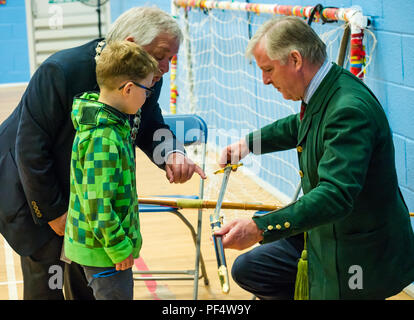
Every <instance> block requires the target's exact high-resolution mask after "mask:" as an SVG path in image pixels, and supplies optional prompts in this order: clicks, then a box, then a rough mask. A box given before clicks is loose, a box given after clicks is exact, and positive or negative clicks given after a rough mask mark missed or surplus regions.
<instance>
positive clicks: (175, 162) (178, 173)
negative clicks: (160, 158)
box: [165, 152, 207, 183]
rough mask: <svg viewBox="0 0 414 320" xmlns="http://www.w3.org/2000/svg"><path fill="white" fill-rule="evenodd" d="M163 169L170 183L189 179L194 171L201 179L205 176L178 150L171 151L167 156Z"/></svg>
mask: <svg viewBox="0 0 414 320" xmlns="http://www.w3.org/2000/svg"><path fill="white" fill-rule="evenodd" d="M165 171H166V175H167V179H168V181H170V183H173V182H174V183H184V182H186V181H187V180H189V179H191V177H192V176H193V173H194V172H196V173H198V174H199V175H200V177H201V178H203V179H205V178H207V176H206V174H205V173H204V171H203V170H202V169H201V168H200V167H199V166H198V165H196V164H195V163H194V162H193V161H191V160H190V159H189V158H187V157H186V156H185V155H183V154H182V153H179V152H174V153H171V154H170V155H169V156H168V159H167V163H166V166H165Z"/></svg>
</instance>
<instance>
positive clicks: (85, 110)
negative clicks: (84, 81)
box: [71, 92, 131, 138]
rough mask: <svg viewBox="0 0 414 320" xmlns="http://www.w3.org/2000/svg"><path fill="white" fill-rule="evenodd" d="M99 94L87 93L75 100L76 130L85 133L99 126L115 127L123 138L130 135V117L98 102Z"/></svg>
mask: <svg viewBox="0 0 414 320" xmlns="http://www.w3.org/2000/svg"><path fill="white" fill-rule="evenodd" d="M98 99H99V93H97V92H85V93H83V94H81V95H79V96H77V97H75V98H74V99H73V106H72V114H71V117H72V123H73V126H74V127H75V130H76V131H78V132H84V131H89V130H93V129H95V128H97V127H99V126H105V127H108V126H113V127H114V129H116V131H118V132H119V134H121V136H122V137H123V138H125V137H127V136H128V135H129V134H130V131H131V126H130V124H129V121H128V116H127V115H126V114H125V113H123V112H121V111H119V110H117V109H115V108H113V107H111V106H109V105H107V104H105V103H102V102H99V101H98Z"/></svg>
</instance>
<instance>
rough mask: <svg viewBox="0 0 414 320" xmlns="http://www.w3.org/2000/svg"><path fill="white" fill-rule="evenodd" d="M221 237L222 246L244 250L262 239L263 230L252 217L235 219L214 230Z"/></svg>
mask: <svg viewBox="0 0 414 320" xmlns="http://www.w3.org/2000/svg"><path fill="white" fill-rule="evenodd" d="M214 234H215V235H217V236H222V237H223V247H224V248H229V249H236V250H244V249H247V248H249V247H251V246H252V245H254V244H256V243H257V242H259V241H261V240H263V235H262V234H263V231H262V230H260V229H259V228H258V227H257V225H256V223H255V222H254V221H253V220H252V219H235V220H233V221H230V222H229V223H226V224H225V225H223V226H222V227H221V229H220V230H218V231H216V232H214Z"/></svg>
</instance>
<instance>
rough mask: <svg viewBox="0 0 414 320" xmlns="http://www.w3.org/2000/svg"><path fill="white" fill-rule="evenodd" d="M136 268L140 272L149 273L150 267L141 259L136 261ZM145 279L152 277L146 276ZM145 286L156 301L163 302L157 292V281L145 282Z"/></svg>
mask: <svg viewBox="0 0 414 320" xmlns="http://www.w3.org/2000/svg"><path fill="white" fill-rule="evenodd" d="M134 264H135V267H136V268H137V269H138V270H141V271H149V269H148V266H147V265H146V263H145V261H144V259H143V258H142V257H139V258H138V259H135V260H134ZM143 277H151V275H150V274H145V275H143ZM144 282H145V285H146V286H147V289H148V291H149V292H150V293H151V294H152V296H153V297H154V299H155V300H161V298H160V297H158V295H157V293H156V291H157V281H155V280H144Z"/></svg>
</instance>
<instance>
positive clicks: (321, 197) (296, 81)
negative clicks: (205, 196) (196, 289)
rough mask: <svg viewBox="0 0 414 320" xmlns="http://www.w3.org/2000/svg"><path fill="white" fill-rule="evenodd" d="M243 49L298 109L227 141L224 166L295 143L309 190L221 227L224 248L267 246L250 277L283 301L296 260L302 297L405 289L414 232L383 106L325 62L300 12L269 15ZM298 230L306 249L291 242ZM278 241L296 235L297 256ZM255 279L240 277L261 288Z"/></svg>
mask: <svg viewBox="0 0 414 320" xmlns="http://www.w3.org/2000/svg"><path fill="white" fill-rule="evenodd" d="M247 52H248V54H250V55H253V56H254V58H255V60H256V63H257V66H258V67H259V68H260V69H261V71H262V77H263V83H264V84H267V85H270V84H271V85H273V86H274V87H275V88H276V89H278V90H279V91H280V92H281V93H282V95H283V97H284V98H285V99H288V100H294V101H301V100H302V108H301V112H300V114H294V115H291V116H288V117H286V118H283V119H279V120H277V121H275V122H274V123H271V124H269V125H267V126H265V127H263V128H261V129H259V130H258V131H256V132H253V133H251V134H249V135H247V137H246V138H243V139H241V140H240V141H239V142H237V143H235V144H233V145H230V146H228V147H227V148H225V149H224V150H223V153H222V158H221V160H220V161H221V165H222V166H224V164H225V163H226V162H227V161H228V160H233V161H238V160H239V159H241V158H243V157H244V156H246V155H247V154H248V153H250V152H251V151H253V153H255V154H264V153H268V152H274V151H281V150H287V149H292V148H296V149H297V151H298V159H299V167H300V171H299V174H300V176H301V179H302V180H301V183H302V189H303V193H304V195H303V196H302V197H301V198H300V199H298V200H297V201H295V202H294V203H292V204H290V205H288V206H286V207H285V208H282V209H280V210H277V211H273V212H269V213H266V214H262V215H256V216H254V217H253V219H239V220H235V221H233V222H229V224H227V225H225V226H223V228H222V229H221V230H220V231H218V232H217V233H216V234H217V235H222V236H223V237H224V238H223V245H224V246H225V247H227V248H235V249H245V248H248V247H249V246H251V245H253V244H255V243H257V242H261V243H263V244H265V245H264V246H263V248H260V247H259V248H260V249H256V248H255V249H253V250H252V251H251V252H249V253H248V256H247V258H246V259H244V261H243V265H244V266H247V267H248V268H250V269H247V270H244V274H245V275H247V278H249V277H250V278H251V279H254V278H255V277H256V279H258V278H260V277H261V278H262V279H263V282H264V283H271V284H273V289H274V290H273V294H274V295H278V296H282V297H283V298H285V299H287V298H293V292H294V289H295V274H296V260H297V259H299V257H301V260H300V264H298V269H299V270H298V275H299V274H300V275H301V276H303V277H301V279H302V280H303V281H298V283H297V284H298V288H303V289H304V290H303V291H301V292H302V293H303V295H298V296H297V298H307V297H309V298H310V299H385V298H386V297H389V296H392V295H395V294H397V293H399V292H400V291H401V290H402V289H403V288H404V287H405V286H407V285H408V284H410V283H411V282H413V280H414V235H413V230H412V227H411V224H410V218H409V213H408V209H407V206H406V204H405V202H404V199H403V197H402V195H401V192H400V189H399V186H398V181H397V174H396V169H395V160H394V152H395V151H394V145H393V139H392V133H391V129H390V127H389V124H388V121H387V118H386V115H385V113H384V110H383V109H382V107H381V105H380V103H379V102H378V100H377V99H376V98H375V96H374V94H373V93H372V92H371V91H370V90H369V88H368V87H367V86H366V85H365V84H364V83H362V82H361V81H360V80H359V79H358V78H356V77H355V76H354V75H352V74H351V73H350V72H348V71H346V70H344V69H343V68H341V67H339V66H338V65H336V64H334V63H330V62H329V61H328V60H327V59H326V49H325V44H324V43H323V42H322V41H321V40H320V39H319V37H318V36H317V35H316V33H315V32H314V31H313V30H312V28H310V27H309V26H308V25H307V24H306V23H305V22H304V21H303V20H300V19H298V18H295V17H285V18H282V19H271V20H269V21H268V22H266V23H265V24H264V25H263V26H261V27H260V28H259V30H258V31H257V33H256V35H255V36H254V37H253V38H252V39H251V40H250V42H249V45H248V50H247ZM302 233H304V235H305V244H304V249H305V250H304V252H303V253H302V255H300V252H299V253H297V251H296V248H297V246H295V244H294V243H292V239H293V237H297V236H298V235H299V236H300V237H301V236H302V235H301V234H302ZM285 239H286V240H285ZM275 241H277V242H279V241H290V246H291V249H290V251H289V252H292V254H291V255H289V254H286V252H288V251H287V247H288V246H287V244H286V243H285V244H284V245H282V244H281V243H279V245H278V247H270V250H267V249H268V248H269V247H266V243H272V242H275ZM295 241H297V239H295ZM274 248H276V250H274ZM256 250H259V251H258V252H257V251H256ZM270 255H273V258H272V257H270V258H269V256H270ZM262 257H263V259H262ZM266 262H269V263H270V264H269V265H268V266H263V264H264V263H266ZM306 262H307V263H308V267H307V268H306ZM255 266H257V268H254V267H255ZM302 267H303V268H302ZM253 268H254V269H253ZM249 270H250V271H251V272H250V274H251V275H249V272H248V271H249ZM269 270H276V271H280V270H282V271H283V272H280V273H279V274H276V272H274V271H273V274H270V275H269V274H267V273H265V271H269ZM238 271H240V268H238V269H237V272H236V274H237V273H238ZM299 271H301V272H300V273H299ZM260 274H261V276H260ZM280 275H281V276H282V277H279V278H276V279H275V276H276V277H277V276H280ZM306 275H308V278H307V277H306ZM251 279H245V278H244V279H243V277H239V278H238V279H237V281H241V282H242V283H246V282H249V283H250V288H253V287H255V288H259V287H260V285H261V284H260V283H258V284H257V285H256V286H252V282H251V281H250V280H251ZM242 285H243V284H242ZM307 285H308V289H306V288H307ZM261 293H262V294H264V293H263V292H261ZM265 294H271V293H269V292H267V293H265Z"/></svg>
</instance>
